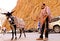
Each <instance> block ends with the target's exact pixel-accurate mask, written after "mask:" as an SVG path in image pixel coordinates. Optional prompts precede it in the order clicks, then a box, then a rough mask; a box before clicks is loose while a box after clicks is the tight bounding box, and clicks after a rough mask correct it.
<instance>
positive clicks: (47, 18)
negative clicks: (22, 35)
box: [37, 3, 51, 40]
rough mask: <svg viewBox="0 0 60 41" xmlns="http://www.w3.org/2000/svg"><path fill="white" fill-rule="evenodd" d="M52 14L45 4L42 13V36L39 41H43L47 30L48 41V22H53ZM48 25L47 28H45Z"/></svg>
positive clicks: (46, 37)
mask: <svg viewBox="0 0 60 41" xmlns="http://www.w3.org/2000/svg"><path fill="white" fill-rule="evenodd" d="M50 18H51V12H50V9H49V7H48V6H46V5H45V4H44V3H43V4H42V6H41V13H40V18H39V19H40V23H41V26H42V29H41V35H40V37H39V38H38V39H37V40H43V33H44V29H45V40H46V39H48V21H51V19H50ZM45 25H46V26H45Z"/></svg>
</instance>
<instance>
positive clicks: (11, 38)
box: [11, 29, 14, 40]
mask: <svg viewBox="0 0 60 41" xmlns="http://www.w3.org/2000/svg"><path fill="white" fill-rule="evenodd" d="M13 38H14V31H13V29H12V38H11V40H13Z"/></svg>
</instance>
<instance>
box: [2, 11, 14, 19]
mask: <svg viewBox="0 0 60 41" xmlns="http://www.w3.org/2000/svg"><path fill="white" fill-rule="evenodd" d="M13 12H14V11H12V12H7V13H2V14H4V15H5V16H6V17H7V19H8V18H10V17H11V16H12V13H13Z"/></svg>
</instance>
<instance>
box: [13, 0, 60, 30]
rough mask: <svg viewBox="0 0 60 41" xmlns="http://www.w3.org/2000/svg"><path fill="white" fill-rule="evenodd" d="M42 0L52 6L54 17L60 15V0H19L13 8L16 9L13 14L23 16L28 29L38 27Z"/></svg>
mask: <svg viewBox="0 0 60 41" xmlns="http://www.w3.org/2000/svg"><path fill="white" fill-rule="evenodd" d="M42 2H44V3H45V4H46V5H47V6H49V7H50V9H51V14H52V15H53V16H54V17H55V16H59V15H60V0H18V2H17V5H16V7H15V8H14V9H13V10H15V12H14V13H13V15H15V16H17V17H19V18H23V19H24V20H25V23H26V28H27V29H29V28H33V27H37V22H38V20H37V16H38V15H39V13H40V10H41V9H40V7H41V4H42ZM36 20H37V21H36Z"/></svg>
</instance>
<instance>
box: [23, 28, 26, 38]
mask: <svg viewBox="0 0 60 41" xmlns="http://www.w3.org/2000/svg"><path fill="white" fill-rule="evenodd" d="M22 30H23V33H24V36H25V37H26V34H25V30H24V28H22Z"/></svg>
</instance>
